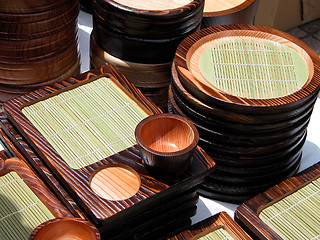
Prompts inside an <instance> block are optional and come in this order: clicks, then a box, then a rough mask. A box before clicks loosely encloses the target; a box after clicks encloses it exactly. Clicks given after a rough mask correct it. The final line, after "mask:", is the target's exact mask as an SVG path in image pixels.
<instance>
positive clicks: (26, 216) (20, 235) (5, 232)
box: [0, 172, 54, 240]
mask: <svg viewBox="0 0 320 240" xmlns="http://www.w3.org/2000/svg"><path fill="white" fill-rule="evenodd" d="M53 218H54V216H53V215H52V213H51V212H50V211H49V210H48V209H47V208H46V207H45V205H44V204H43V203H42V202H41V201H40V200H39V198H38V197H37V196H36V195H35V194H34V193H33V192H32V191H31V190H30V188H29V187H28V186H27V185H26V184H25V183H24V181H23V180H22V179H21V178H20V177H19V175H18V174H17V173H15V172H10V173H8V174H6V175H4V176H2V177H0V232H1V234H0V239H1V240H24V239H28V237H29V235H30V234H31V233H32V231H33V229H34V228H36V227H37V226H38V225H40V224H41V223H43V222H45V221H47V220H50V219H53Z"/></svg>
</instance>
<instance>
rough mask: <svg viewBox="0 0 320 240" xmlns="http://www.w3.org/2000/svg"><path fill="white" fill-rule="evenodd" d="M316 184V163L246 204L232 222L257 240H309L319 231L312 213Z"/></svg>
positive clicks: (314, 215) (317, 204)
mask: <svg viewBox="0 0 320 240" xmlns="http://www.w3.org/2000/svg"><path fill="white" fill-rule="evenodd" d="M318 182H319V163H317V164H315V165H313V166H311V167H309V168H308V169H306V170H304V171H302V172H301V173H299V174H298V175H295V176H294V177H292V178H289V179H287V180H284V181H283V182H280V183H279V184H277V185H275V186H274V187H272V188H270V189H268V190H267V191H265V192H263V193H260V194H258V195H257V196H255V197H254V198H252V199H250V200H248V201H246V202H245V203H243V204H242V205H240V206H239V207H238V208H237V210H236V213H235V219H236V221H237V222H238V223H239V224H240V225H242V226H244V227H246V228H247V229H248V230H249V231H250V233H251V234H252V236H254V237H258V238H259V239H287V238H292V237H293V236H295V237H299V238H300V237H301V238H303V237H305V238H308V239H312V238H313V237H314V236H316V235H318V234H319V229H320V228H319V221H317V220H316V219H317V218H318V215H317V214H314V213H315V211H316V210H314V209H313V208H315V209H318V207H319V202H318V201H317V199H318V198H319V193H318V192H319V191H318V188H319V185H318ZM270 211H273V213H271V214H270ZM279 220H280V221H279ZM284 225H285V226H286V227H283V226H284ZM307 225H308V227H307ZM306 229H308V230H306Z"/></svg>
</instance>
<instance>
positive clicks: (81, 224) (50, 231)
mask: <svg viewBox="0 0 320 240" xmlns="http://www.w3.org/2000/svg"><path fill="white" fill-rule="evenodd" d="M48 239H52V240H54V239H56V240H58V239H77V240H100V239H101V238H100V233H99V231H98V230H97V229H96V228H95V227H94V226H93V225H92V224H91V223H89V222H88V221H84V220H82V219H77V218H55V219H52V220H49V221H47V222H45V223H43V224H41V225H39V226H38V227H37V228H36V229H35V230H34V231H33V232H32V234H31V235H30V237H29V240H48Z"/></svg>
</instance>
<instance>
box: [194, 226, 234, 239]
mask: <svg viewBox="0 0 320 240" xmlns="http://www.w3.org/2000/svg"><path fill="white" fill-rule="evenodd" d="M195 239H197V240H233V239H234V238H233V237H231V235H230V234H229V233H228V232H227V231H226V230H225V229H224V228H223V227H220V228H218V229H217V230H215V231H212V232H210V233H208V234H206V235H205V236H203V237H200V238H197V236H196V237H195Z"/></svg>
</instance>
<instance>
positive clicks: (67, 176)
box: [5, 65, 215, 233]
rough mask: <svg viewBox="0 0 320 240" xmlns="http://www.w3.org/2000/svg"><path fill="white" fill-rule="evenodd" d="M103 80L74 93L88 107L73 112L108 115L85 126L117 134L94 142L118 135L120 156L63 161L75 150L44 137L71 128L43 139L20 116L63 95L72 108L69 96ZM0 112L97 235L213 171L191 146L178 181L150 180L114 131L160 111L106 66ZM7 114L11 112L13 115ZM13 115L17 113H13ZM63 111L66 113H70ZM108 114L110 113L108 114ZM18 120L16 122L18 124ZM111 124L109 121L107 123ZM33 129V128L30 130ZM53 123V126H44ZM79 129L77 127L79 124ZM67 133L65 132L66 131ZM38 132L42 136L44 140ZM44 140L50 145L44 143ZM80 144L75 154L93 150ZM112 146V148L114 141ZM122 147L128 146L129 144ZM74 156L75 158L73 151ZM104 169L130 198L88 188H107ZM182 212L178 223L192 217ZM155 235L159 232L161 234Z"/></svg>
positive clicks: (124, 137) (133, 152)
mask: <svg viewBox="0 0 320 240" xmlns="http://www.w3.org/2000/svg"><path fill="white" fill-rule="evenodd" d="M103 82H104V83H106V86H100V87H98V88H97V89H95V88H93V89H91V90H90V91H89V92H87V94H86V91H84V92H83V94H80V95H79V97H85V98H86V99H87V98H89V99H90V100H89V99H87V100H86V101H85V102H83V103H85V104H89V105H90V106H91V107H90V106H89V107H85V108H80V109H78V110H81V111H83V110H84V111H86V109H87V110H88V109H89V108H90V109H92V110H93V112H96V111H102V112H101V113H102V115H101V116H100V117H99V115H98V116H96V117H95V118H93V119H96V120H98V119H99V118H101V117H108V119H109V120H108V121H107V124H103V125H99V123H98V122H95V121H94V122H95V123H93V124H94V125H91V122H90V121H86V123H85V124H87V123H88V124H90V125H91V127H90V129H92V131H94V132H95V133H94V134H93V135H95V136H99V135H100V134H99V133H98V132H96V131H98V129H102V130H104V129H106V128H107V127H108V128H110V127H111V128H112V129H113V130H116V131H117V134H107V135H105V137H103V138H102V140H101V141H102V143H98V142H97V143H98V145H99V144H102V146H108V145H106V144H108V143H107V140H108V141H109V140H110V139H111V140H112V138H114V137H118V136H120V137H122V139H120V141H117V142H118V143H119V144H123V143H125V141H127V140H128V142H127V143H126V144H125V146H120V147H121V148H122V149H123V148H124V150H122V151H121V150H116V151H120V152H118V153H116V154H114V155H112V154H113V153H111V155H110V156H107V155H105V154H103V155H96V153H97V152H98V151H91V150H90V152H87V153H91V154H90V155H87V154H86V153H85V154H84V155H82V157H81V161H78V162H76V161H74V162H71V161H69V160H70V159H69V158H68V155H69V153H75V152H77V150H76V149H75V148H72V149H73V150H72V151H70V150H67V151H65V152H62V151H61V149H60V148H61V146H62V147H63V146H69V147H70V146H71V145H70V144H71V142H69V143H67V144H62V145H59V146H58V145H56V144H57V143H58V144H59V143H60V141H51V140H50V139H52V137H54V135H59V134H60V133H63V134H62V135H65V134H64V133H67V135H68V134H69V133H70V134H72V133H73V129H74V128H73V127H71V128H70V129H69V128H68V127H67V129H65V131H62V132H60V130H62V129H60V130H58V132H56V134H53V135H52V136H48V135H47V134H48V133H49V134H50V131H49V132H45V131H43V129H42V130H40V129H41V128H42V127H41V126H40V125H38V124H36V122H34V121H33V120H31V118H30V116H32V115H33V114H31V115H30V114H29V113H27V112H25V113H26V114H27V115H28V117H26V115H25V113H23V112H24V111H25V110H27V111H28V110H30V109H31V108H33V107H34V106H40V105H38V104H43V103H48V101H49V102H50V101H51V100H54V99H57V98H59V97H63V96H66V95H65V94H72V95H73V97H72V98H71V100H72V102H73V103H72V104H68V106H69V107H72V106H75V105H74V103H75V102H74V101H77V98H76V97H77V96H78V95H74V94H75V92H78V91H82V90H84V88H86V87H90V86H92V85H94V84H98V85H99V83H103ZM107 86H109V87H111V88H115V89H117V90H114V91H117V92H109V94H106V93H104V91H106V89H105V88H106V87H107ZM98 89H99V90H98ZM91 91H93V92H94V91H98V92H95V93H94V94H92V93H93V92H91ZM78 93H79V92H78ZM88 94H89V95H88ZM97 96H98V97H99V99H100V98H110V99H109V101H110V102H109V101H108V102H109V103H108V104H111V105H112V104H115V103H114V102H113V100H112V99H114V97H115V98H116V99H120V100H121V101H120V102H121V104H122V107H120V108H118V107H119V106H118V107H117V106H113V107H111V108H109V107H110V106H108V105H107V104H97V103H93V102H92V101H96V100H95V98H96V97H97ZM65 100H67V99H65ZM67 101H68V100H67ZM126 101H129V102H126ZM63 102H64V101H63ZM58 105H60V104H58ZM30 107H31V108H30ZM92 107H93V108H92ZM131 107H133V109H132V110H130V109H131ZM59 108H60V107H59ZM5 109H6V111H7V112H8V113H9V114H10V115H9V118H10V121H11V122H12V123H13V124H14V125H15V126H17V127H18V130H19V132H20V133H21V134H22V135H23V136H24V137H25V139H27V144H30V146H32V148H34V149H35V151H36V153H37V154H39V156H41V160H42V161H44V162H45V163H46V164H48V166H49V167H50V170H51V171H52V172H53V173H54V175H55V176H56V177H57V178H59V180H60V181H61V182H62V183H63V185H64V186H65V188H66V190H67V192H68V193H69V194H70V195H71V196H72V197H73V198H74V199H76V201H77V204H79V205H80V206H81V207H83V209H84V213H85V214H86V216H88V218H90V219H91V220H92V221H93V223H94V225H95V226H96V227H98V228H99V230H100V231H101V232H108V231H113V230H114V229H119V230H120V229H121V228H122V226H124V225H121V224H119V223H125V222H126V221H128V220H129V219H137V220H139V219H140V218H139V216H141V214H144V213H146V212H148V211H152V209H154V208H155V207H156V206H158V205H159V204H164V203H166V202H168V201H170V200H172V199H174V198H175V197H177V196H179V195H182V194H184V193H186V192H188V191H189V190H191V189H192V188H193V187H195V186H196V185H197V184H198V183H199V182H201V181H202V180H203V178H204V176H206V175H207V174H209V173H210V172H211V171H213V167H214V165H215V163H214V161H213V160H212V159H211V158H209V157H208V156H207V155H206V154H205V152H204V151H203V150H202V149H201V148H197V150H196V151H195V154H194V155H193V161H192V164H191V165H190V168H189V169H188V170H187V171H186V172H185V173H184V174H183V175H182V176H180V177H179V179H177V178H170V179H168V178H166V179H163V178H160V177H157V178H155V177H154V176H151V175H150V174H149V173H148V172H147V170H146V169H145V168H144V166H143V164H142V161H141V157H140V155H139V152H138V150H137V149H136V148H135V147H134V146H132V145H133V144H134V143H132V142H130V141H129V139H130V136H127V135H122V136H121V133H120V132H119V131H122V134H123V133H125V134H129V132H130V128H132V127H128V126H129V125H128V124H129V123H130V122H132V121H133V122H132V124H134V119H135V118H133V115H132V114H142V116H147V115H149V114H154V113H160V110H159V109H157V108H156V107H155V106H154V105H153V104H151V103H150V102H149V101H148V100H147V99H146V98H145V97H144V96H143V95H142V94H141V93H140V92H139V91H138V90H137V89H136V88H135V87H134V86H133V85H132V84H130V83H129V82H128V81H127V80H126V79H125V78H124V77H123V75H121V74H120V73H119V72H118V71H116V70H115V69H114V68H113V67H112V66H110V65H105V66H104V67H103V68H100V69H96V70H94V71H91V72H88V73H86V74H82V75H80V76H79V77H77V78H71V79H69V80H68V81H63V82H61V83H60V84H58V83H57V84H54V85H51V86H48V87H45V88H43V89H39V90H37V91H35V92H33V93H30V94H27V95H25V96H24V97H18V98H16V99H14V100H11V101H8V102H6V103H5ZM108 109H109V110H108ZM52 110H53V109H52ZM74 110H75V109H74ZM78 110H77V111H78ZM121 110H125V113H128V114H126V115H124V113H123V112H121ZM22 111H23V112H22ZM50 111H51V110H50ZM13 112H15V113H14V114H13ZM18 112H20V113H19V114H18ZM67 112H69V113H71V112H70V111H67ZM74 113H75V112H74ZM129 113H130V114H129ZM87 114H88V113H86V114H79V112H78V113H77V115H78V116H79V117H80V118H83V117H85V115H87ZM110 114H116V115H113V116H111V115H110ZM118 114H120V115H122V116H124V118H120V117H119V116H118ZM58 115H59V117H57V118H54V119H52V120H55V119H57V120H58V119H59V118H60V117H63V116H65V114H62V115H61V114H58ZM18 118H21V119H20V120H18ZM42 119H44V118H42ZM50 119H51V118H50ZM112 119H113V120H112ZM31 121H32V122H33V123H32V122H31ZM50 121H51V120H50ZM111 121H113V122H114V123H113V124H112V125H111ZM63 122H64V121H63ZM20 123H21V124H20ZM60 123H61V122H60ZM65 123H67V122H65ZM116 124H121V128H120V127H119V126H120V125H116ZM130 124H131V123H130ZM35 125H37V128H36V127H35ZM54 125H55V124H53V125H50V126H54ZM42 126H43V127H45V128H46V126H49V125H46V124H45V125H42ZM77 126H78V125H77V124H76V125H75V127H76V128H77ZM79 126H81V124H80V125H79ZM83 126H84V125H83ZM99 126H103V127H99ZM81 128H82V127H81ZM31 129H33V130H31ZM68 129H69V130H71V131H70V132H69V130H68ZM123 129H124V130H123ZM29 130H31V131H29ZM78 130H79V129H78ZM51 133H52V132H51ZM87 133H89V132H87ZM92 133H93V132H92ZM118 133H119V134H118ZM43 134H44V135H46V137H45V136H44V135H43ZM50 135H51V134H50ZM62 135H61V137H62ZM77 135H78V136H79V137H80V138H79V140H80V142H81V141H82V142H84V140H83V139H84V138H82V137H81V134H80V132H78V134H77ZM39 136H41V137H39ZM73 136H74V137H75V140H76V141H78V140H77V137H76V135H73ZM59 137H60V136H59ZM109 138H110V139H109ZM67 139H69V140H72V139H71V138H69V137H67V138H64V140H62V141H65V140H67ZM81 139H82V140H81ZM49 140H50V142H51V143H49ZM85 142H86V145H85V146H84V147H83V148H82V147H81V148H78V150H80V151H83V150H85V151H87V150H88V149H87V147H88V146H93V143H92V142H91V143H89V139H88V138H86V141H85ZM78 143H79V141H78ZM114 143H115V144H116V142H114ZM127 144H129V146H128V145H127ZM76 145H77V144H76ZM109 146H111V145H109ZM112 148H114V149H117V148H116V145H112ZM65 153H66V155H65ZM77 154H79V152H78V153H77ZM95 155H96V156H95ZM79 156H80V155H79ZM88 156H89V157H88ZM85 157H87V158H85ZM76 160H77V159H76ZM109 170H111V171H120V173H122V174H125V175H127V176H128V177H129V176H130V179H131V180H132V181H130V182H127V183H124V184H125V186H126V187H130V188H131V187H134V186H139V188H138V190H135V191H132V192H131V194H133V195H132V196H131V194H130V197H129V196H127V195H125V196H122V197H121V195H122V193H123V192H122V191H116V192H115V196H116V197H121V199H120V200H119V198H117V200H110V199H109V197H106V195H103V194H104V192H106V193H109V194H112V191H111V190H108V189H107V188H104V189H105V191H100V190H99V191H97V190H94V189H95V187H94V186H97V187H98V189H101V186H104V187H105V186H109V185H110V184H109V183H108V184H106V182H105V181H106V180H108V179H109V177H110V175H109V174H108V172H109ZM116 175H117V174H116ZM108 176H109V177H108ZM112 181H113V182H115V183H117V184H118V187H116V189H117V190H119V189H120V186H122V184H123V183H121V181H120V180H119V181H118V180H117V179H114V178H113V179H112ZM140 183H141V184H140ZM99 186H100V187H99ZM102 190H103V189H102ZM187 209H188V213H187V214H186V215H184V216H183V217H182V219H181V218H180V220H179V222H181V221H187V220H188V218H190V214H194V210H193V209H192V208H187ZM182 212H183V210H182ZM182 212H180V213H182ZM173 216H174V215H172V219H174V218H173ZM140 220H142V219H140ZM151 220H152V219H149V220H148V223H152V222H151ZM137 222H138V221H137ZM179 222H178V223H179ZM163 223H164V222H162V223H161V224H163ZM176 223H177V222H176ZM134 227H138V225H134ZM134 227H132V228H131V229H134ZM161 230H165V229H161ZM158 233H161V231H160V232H158Z"/></svg>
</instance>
